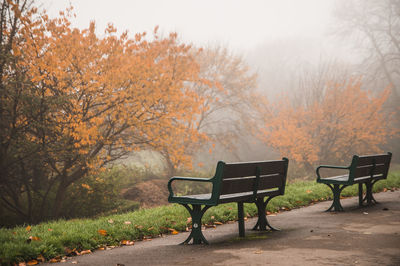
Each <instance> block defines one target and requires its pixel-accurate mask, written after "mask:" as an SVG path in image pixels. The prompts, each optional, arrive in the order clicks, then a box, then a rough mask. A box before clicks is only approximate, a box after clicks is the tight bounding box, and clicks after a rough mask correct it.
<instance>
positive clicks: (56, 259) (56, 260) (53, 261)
mask: <svg viewBox="0 0 400 266" xmlns="http://www.w3.org/2000/svg"><path fill="white" fill-rule="evenodd" d="M60 261H61V258H59V257H56V258H52V259H51V260H50V263H56V262H60Z"/></svg>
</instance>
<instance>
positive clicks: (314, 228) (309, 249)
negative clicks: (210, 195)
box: [45, 191, 400, 266]
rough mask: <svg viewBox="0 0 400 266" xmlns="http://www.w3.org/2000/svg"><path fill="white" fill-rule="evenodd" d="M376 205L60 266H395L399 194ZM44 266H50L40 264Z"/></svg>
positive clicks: (169, 240) (157, 242) (320, 211)
mask: <svg viewBox="0 0 400 266" xmlns="http://www.w3.org/2000/svg"><path fill="white" fill-rule="evenodd" d="M374 197H375V198H376V200H377V201H378V202H379V204H376V205H373V206H369V207H361V208H360V207H358V198H348V199H342V200H341V202H342V205H343V207H344V209H345V212H340V213H328V212H324V210H326V209H327V208H328V207H329V206H330V204H331V202H330V201H328V202H321V203H318V204H315V205H311V206H309V207H304V208H300V209H295V210H291V211H286V212H282V213H279V214H277V215H269V216H268V220H269V222H270V224H271V225H272V226H274V227H278V228H280V229H281V231H274V232H257V231H252V230H251V228H252V226H254V224H255V222H256V218H252V219H248V220H247V221H246V237H245V238H239V237H238V225H237V223H236V222H235V223H231V224H225V225H220V226H218V227H217V228H216V229H206V230H205V231H204V232H203V233H204V235H205V237H206V239H207V240H208V241H209V242H210V245H179V243H181V242H182V241H184V240H185V239H186V238H187V236H188V233H180V234H178V235H168V236H165V237H160V238H155V239H152V240H151V241H137V242H135V245H133V246H124V247H118V248H115V249H111V250H104V251H95V252H93V253H92V254H88V255H83V256H76V257H70V258H68V259H67V261H66V262H63V263H60V264H62V265H110V266H111V265H113V266H116V265H120V266H122V265H126V266H127V265H363V266H364V265H397V266H399V265H400V191H394V192H391V191H388V192H382V193H376V194H374ZM45 265H54V263H52V264H50V263H49V264H45Z"/></svg>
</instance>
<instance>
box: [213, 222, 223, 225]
mask: <svg viewBox="0 0 400 266" xmlns="http://www.w3.org/2000/svg"><path fill="white" fill-rule="evenodd" d="M214 224H216V225H223V223H221V222H214Z"/></svg>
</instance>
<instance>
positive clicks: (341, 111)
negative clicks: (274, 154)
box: [260, 79, 393, 165]
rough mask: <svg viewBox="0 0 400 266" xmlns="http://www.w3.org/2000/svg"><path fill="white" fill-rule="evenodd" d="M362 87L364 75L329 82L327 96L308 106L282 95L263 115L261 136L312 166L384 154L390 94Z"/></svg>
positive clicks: (388, 126)
mask: <svg viewBox="0 0 400 266" xmlns="http://www.w3.org/2000/svg"><path fill="white" fill-rule="evenodd" d="M361 87H362V83H361V80H360V79H358V80H348V81H346V82H343V83H338V84H327V86H326V90H325V91H324V93H323V97H321V98H320V99H312V100H313V101H312V103H311V104H307V105H305V104H303V105H302V104H299V103H298V102H296V103H294V102H291V101H290V100H289V99H288V98H283V99H281V101H280V102H278V103H277V104H276V105H272V111H271V112H270V113H269V114H266V115H265V117H266V120H265V127H264V128H263V131H262V134H261V135H260V137H261V139H263V140H264V141H265V143H267V144H269V145H271V146H272V147H274V148H276V149H277V150H278V151H279V152H280V153H281V154H282V155H284V156H288V157H289V158H292V159H293V160H294V161H297V162H299V163H305V164H309V165H312V164H316V163H318V162H320V160H321V159H324V160H335V161H341V160H342V159H343V158H346V156H351V154H354V153H370V152H381V150H380V146H381V145H382V144H384V143H386V141H387V139H388V138H389V137H390V136H392V135H393V131H392V129H391V122H390V121H391V120H390V116H388V115H387V114H386V113H385V112H383V104H384V103H385V101H386V100H387V98H388V97H389V93H390V92H389V90H385V91H383V92H382V93H380V94H379V95H373V94H372V93H370V92H368V91H365V90H363V89H362V88H361Z"/></svg>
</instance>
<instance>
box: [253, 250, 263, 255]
mask: <svg viewBox="0 0 400 266" xmlns="http://www.w3.org/2000/svg"><path fill="white" fill-rule="evenodd" d="M254 254H262V250H256V251H254Z"/></svg>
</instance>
